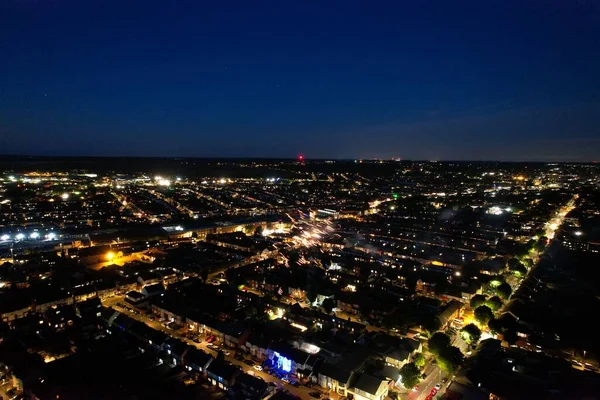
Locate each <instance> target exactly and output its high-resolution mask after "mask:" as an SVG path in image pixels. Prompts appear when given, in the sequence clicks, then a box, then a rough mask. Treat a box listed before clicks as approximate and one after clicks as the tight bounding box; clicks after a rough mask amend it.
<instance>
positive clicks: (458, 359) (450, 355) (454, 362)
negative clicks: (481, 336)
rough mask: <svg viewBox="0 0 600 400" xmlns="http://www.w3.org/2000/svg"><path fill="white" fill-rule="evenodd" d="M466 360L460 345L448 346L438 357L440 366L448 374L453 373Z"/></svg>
mask: <svg viewBox="0 0 600 400" xmlns="http://www.w3.org/2000/svg"><path fill="white" fill-rule="evenodd" d="M463 360H464V356H463V354H462V353H461V352H460V349H459V348H458V347H454V346H449V347H446V348H445V349H444V350H443V351H442V353H441V354H440V355H439V357H438V359H437V364H438V366H439V367H440V368H441V369H442V371H444V372H445V373H446V374H452V373H454V372H455V371H456V369H457V368H458V367H459V366H460V365H461V364H462V362H463Z"/></svg>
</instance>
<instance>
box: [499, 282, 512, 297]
mask: <svg viewBox="0 0 600 400" xmlns="http://www.w3.org/2000/svg"><path fill="white" fill-rule="evenodd" d="M511 293H512V288H511V287H510V285H509V284H508V283H506V282H505V283H503V284H501V285H500V286H498V287H497V288H496V294H497V295H498V296H500V297H501V298H503V299H504V300H506V299H508V298H509V297H510V295H511Z"/></svg>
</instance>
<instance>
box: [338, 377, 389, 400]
mask: <svg viewBox="0 0 600 400" xmlns="http://www.w3.org/2000/svg"><path fill="white" fill-rule="evenodd" d="M388 389H389V386H388V382H387V381H386V380H385V379H381V378H376V377H374V376H372V375H368V374H361V375H360V376H359V377H358V379H357V381H356V383H355V384H354V386H353V387H352V388H351V389H350V390H348V391H349V392H350V393H352V394H353V395H354V398H356V399H357V400H383V399H385V398H386V396H387V395H388Z"/></svg>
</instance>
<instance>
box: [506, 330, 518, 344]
mask: <svg viewBox="0 0 600 400" xmlns="http://www.w3.org/2000/svg"><path fill="white" fill-rule="evenodd" d="M502 336H503V338H504V341H506V343H508V344H515V343H516V342H517V339H518V336H517V332H515V331H514V330H513V329H507V330H506V331H505V332H504V333H503V335H502Z"/></svg>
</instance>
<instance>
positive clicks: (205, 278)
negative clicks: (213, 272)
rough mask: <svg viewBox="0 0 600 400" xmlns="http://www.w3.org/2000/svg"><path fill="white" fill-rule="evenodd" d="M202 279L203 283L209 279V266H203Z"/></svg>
mask: <svg viewBox="0 0 600 400" xmlns="http://www.w3.org/2000/svg"><path fill="white" fill-rule="evenodd" d="M200 279H202V282H203V283H206V281H207V280H208V268H202V269H201V270H200Z"/></svg>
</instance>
